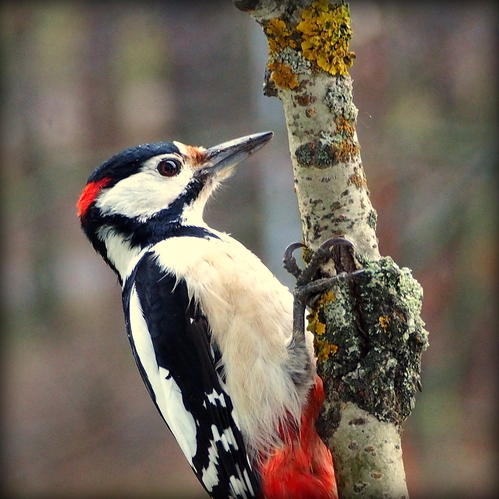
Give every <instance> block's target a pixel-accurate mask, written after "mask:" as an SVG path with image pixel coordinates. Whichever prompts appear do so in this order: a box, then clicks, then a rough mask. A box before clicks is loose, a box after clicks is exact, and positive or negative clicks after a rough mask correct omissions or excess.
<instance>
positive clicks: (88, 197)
mask: <svg viewBox="0 0 499 499" xmlns="http://www.w3.org/2000/svg"><path fill="white" fill-rule="evenodd" d="M110 180H111V179H110V178H103V179H102V180H99V181H98V182H90V183H89V184H87V185H86V186H85V189H83V192H82V193H81V196H80V199H78V202H77V203H76V207H77V208H78V216H79V217H81V216H82V215H84V214H85V212H86V211H87V210H88V207H89V206H90V205H91V204H92V203H93V202H94V200H95V198H96V197H97V194H99V192H100V190H101V189H102V188H103V187H104V186H105V185H106V184H107V183H108V182H109V181H110Z"/></svg>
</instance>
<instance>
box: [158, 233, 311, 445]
mask: <svg viewBox="0 0 499 499" xmlns="http://www.w3.org/2000/svg"><path fill="white" fill-rule="evenodd" d="M213 232H214V231H213ZM216 234H217V235H218V236H219V237H220V239H214V238H211V239H205V238H187V237H176V238H170V239H167V240H165V241H162V242H160V243H158V244H157V245H155V246H154V247H153V248H152V250H153V251H154V252H155V253H156V254H158V263H159V264H160V265H161V266H162V267H163V268H164V269H165V270H167V271H169V272H171V273H173V274H175V275H177V276H178V277H179V278H183V279H185V281H186V283H187V287H188V290H189V293H190V296H191V297H192V298H193V299H195V300H196V301H198V302H199V303H200V305H201V308H202V311H203V313H204V314H205V315H206V317H207V319H208V322H209V324H210V327H211V329H212V335H213V338H214V339H215V341H216V342H217V344H218V345H219V348H220V350H221V352H222V359H223V362H224V370H225V374H226V378H227V382H226V389H227V392H228V394H229V395H230V397H231V399H232V401H233V404H234V409H235V413H236V414H235V416H236V418H237V420H238V423H239V426H240V428H241V431H242V432H243V435H244V436H245V438H246V440H247V442H248V443H249V445H250V447H252V448H253V449H256V450H261V449H263V448H266V447H268V446H269V445H270V446H271V445H272V442H273V441H275V440H276V439H278V436H277V429H278V426H279V422H280V421H282V420H283V419H284V418H285V417H286V416H287V415H289V414H291V415H293V416H294V417H296V418H299V415H300V412H301V406H302V403H303V400H301V398H300V395H299V394H298V393H297V391H296V388H295V386H294V384H293V381H292V379H291V377H290V374H289V370H288V366H289V365H290V362H289V351H288V349H287V345H288V343H289V340H290V338H291V334H292V310H293V297H292V294H291V293H290V292H289V290H288V289H287V288H286V287H285V286H283V285H282V284H281V283H280V282H279V281H278V280H277V279H276V278H275V277H274V275H273V274H272V273H271V272H270V271H269V270H268V269H267V267H266V266H265V265H264V264H263V263H262V262H261V261H260V260H259V259H258V258H257V257H256V256H255V255H254V254H253V253H251V252H250V251H249V250H248V249H247V248H245V247H244V246H243V245H241V244H240V243H239V242H237V241H235V240H234V239H232V238H230V237H229V236H227V235H226V234H221V233H218V232H216ZM308 342H309V348H310V352H311V356H312V355H313V354H312V351H313V350H312V342H311V337H309V338H308Z"/></svg>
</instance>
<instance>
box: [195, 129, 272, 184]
mask: <svg viewBox="0 0 499 499" xmlns="http://www.w3.org/2000/svg"><path fill="white" fill-rule="evenodd" d="M273 136H274V133H273V132H262V133H255V134H253V135H247V136H245V137H240V138H239V139H234V140H230V141H228V142H223V143H222V144H219V145H217V146H214V147H210V148H209V149H206V150H205V151H204V155H205V158H206V165H205V166H202V167H201V168H200V169H199V170H198V175H199V176H200V177H208V176H209V177H211V176H213V175H217V174H218V173H222V172H223V173H225V174H227V175H229V174H230V172H231V171H232V168H233V167H234V166H236V165H237V164H239V163H241V162H242V161H244V160H245V159H246V158H249V157H250V156H251V155H252V154H253V153H255V152H256V151H258V150H259V149H261V148H262V147H263V146H264V145H265V144H266V143H267V142H268V141H269V140H270V139H272V137H273Z"/></svg>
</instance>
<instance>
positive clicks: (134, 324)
mask: <svg viewBox="0 0 499 499" xmlns="http://www.w3.org/2000/svg"><path fill="white" fill-rule="evenodd" d="M130 329H131V333H132V340H133V343H134V346H135V349H136V351H137V355H138V357H139V359H140V362H141V364H142V367H143V368H144V371H145V372H146V374H147V377H148V380H149V383H150V384H151V386H152V389H153V392H154V394H155V396H156V404H157V405H158V407H159V409H160V411H161V414H162V415H163V417H164V418H165V421H166V423H167V424H168V426H169V428H170V430H171V432H172V433H173V435H174V436H175V438H176V440H177V442H178V444H179V446H180V448H181V449H182V452H183V453H184V455H185V457H186V458H187V460H188V461H189V464H190V465H191V466H192V458H193V457H194V456H195V454H196V423H195V421H194V418H193V417H192V414H191V413H189V412H188V411H187V410H186V408H185V407H184V404H183V402H182V393H181V391H180V388H179V387H178V385H177V383H176V382H175V380H174V379H173V377H172V376H170V373H169V371H168V370H167V369H164V368H163V367H159V366H158V363H157V361H156V354H155V353H154V347H153V344H152V341H151V335H150V334H149V330H148V328H147V324H146V321H145V320H144V317H143V315H142V307H141V305H140V300H139V297H138V296H137V291H136V289H135V286H134V287H133V288H132V290H131V292H130Z"/></svg>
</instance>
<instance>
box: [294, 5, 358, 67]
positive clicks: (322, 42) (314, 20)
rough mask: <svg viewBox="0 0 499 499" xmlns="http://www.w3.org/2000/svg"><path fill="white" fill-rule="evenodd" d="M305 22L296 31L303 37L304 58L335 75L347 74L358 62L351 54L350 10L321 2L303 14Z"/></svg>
mask: <svg viewBox="0 0 499 499" xmlns="http://www.w3.org/2000/svg"><path fill="white" fill-rule="evenodd" d="M302 19H303V21H301V22H300V23H299V24H298V25H297V26H296V29H297V30H298V31H300V32H301V33H302V42H301V49H302V53H303V56H304V57H305V58H306V59H308V60H310V61H315V62H316V63H317V65H318V66H319V67H320V68H321V69H323V70H324V71H327V72H328V73H331V74H333V75H337V74H338V75H346V74H348V68H350V67H351V66H352V65H353V59H354V58H355V54H354V53H353V52H349V50H348V49H349V42H350V39H351V38H352V29H351V28H350V11H349V8H348V6H347V5H346V4H343V3H340V4H337V5H329V3H328V2H327V0H318V1H316V2H313V3H312V5H311V6H310V7H308V8H307V9H305V10H304V11H303V12H302Z"/></svg>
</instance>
